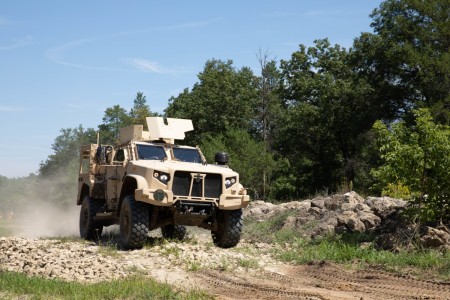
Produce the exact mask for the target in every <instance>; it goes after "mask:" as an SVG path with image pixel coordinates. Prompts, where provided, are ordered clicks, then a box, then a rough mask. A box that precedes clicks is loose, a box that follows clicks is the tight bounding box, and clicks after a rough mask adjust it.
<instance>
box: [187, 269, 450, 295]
mask: <svg viewBox="0 0 450 300" xmlns="http://www.w3.org/2000/svg"><path fill="white" fill-rule="evenodd" d="M196 277H197V278H199V279H200V280H199V281H200V282H201V285H202V288H204V289H206V290H208V291H209V292H211V293H213V294H215V295H218V298H219V299H320V300H325V299H333V300H334V299H336V300H338V299H342V300H344V299H358V300H359V299H364V300H368V299H405V300H409V299H435V300H441V299H450V283H447V282H434V281H427V280H418V279H414V278H412V277H409V276H405V275H395V274H390V273H387V272H384V271H378V270H357V271H349V270H345V269H343V268H340V267H339V266H337V265H334V264H331V263H317V264H309V265H302V266H283V267H280V268H277V269H276V270H264V271H260V272H256V273H254V274H249V273H248V272H247V273H245V274H240V273H230V272H220V271H212V270H203V271H201V272H197V273H196Z"/></svg>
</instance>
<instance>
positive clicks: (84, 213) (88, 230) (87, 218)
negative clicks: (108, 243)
mask: <svg viewBox="0 0 450 300" xmlns="http://www.w3.org/2000/svg"><path fill="white" fill-rule="evenodd" d="M102 205H103V203H102V202H101V201H98V200H95V199H93V198H91V197H89V196H85V197H84V198H83V203H82V204H81V209H80V222H79V228H80V236H81V237H82V238H83V239H85V240H88V241H93V240H98V239H99V238H100V236H101V235H102V231H103V225H101V224H98V223H97V222H95V221H94V217H95V215H96V214H97V213H98V212H99V211H100V210H101V208H102Z"/></svg>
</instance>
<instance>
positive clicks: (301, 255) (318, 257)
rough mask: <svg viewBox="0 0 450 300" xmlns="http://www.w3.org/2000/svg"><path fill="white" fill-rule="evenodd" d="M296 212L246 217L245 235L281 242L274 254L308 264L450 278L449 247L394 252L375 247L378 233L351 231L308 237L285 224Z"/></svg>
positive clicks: (257, 240) (280, 257)
mask: <svg viewBox="0 0 450 300" xmlns="http://www.w3.org/2000/svg"><path fill="white" fill-rule="evenodd" d="M291 215H293V213H292V212H285V213H282V214H279V215H277V216H274V217H272V218H270V219H269V220H267V221H263V222H260V221H257V220H255V219H252V218H246V220H245V222H246V224H245V227H244V228H245V229H244V237H245V239H247V240H250V241H253V242H264V243H271V244H275V245H278V247H275V249H274V250H272V254H273V256H274V257H276V258H278V259H280V260H282V261H285V262H290V263H295V264H306V263H309V262H315V261H331V262H335V263H338V264H344V265H352V266H353V265H355V264H356V265H358V266H360V267H373V266H377V267H381V268H382V269H384V270H386V271H394V272H405V271H408V272H412V273H415V274H416V275H418V276H428V275H432V276H435V277H437V278H441V279H444V280H450V251H437V250H432V249H423V250H415V251H406V250H401V251H398V252H391V251H385V250H377V249H375V247H374V242H373V241H374V239H375V235H373V234H367V233H362V234H361V233H348V234H344V235H336V236H329V237H325V238H322V239H316V240H306V239H304V238H303V237H302V236H301V230H302V229H290V228H283V224H284V222H285V220H286V219H287V218H288V217H289V216H291Z"/></svg>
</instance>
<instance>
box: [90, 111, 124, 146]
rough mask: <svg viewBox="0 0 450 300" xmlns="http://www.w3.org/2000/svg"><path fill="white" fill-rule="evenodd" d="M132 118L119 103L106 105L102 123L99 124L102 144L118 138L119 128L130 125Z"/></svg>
mask: <svg viewBox="0 0 450 300" xmlns="http://www.w3.org/2000/svg"><path fill="white" fill-rule="evenodd" d="M131 121H132V118H131V117H130V115H129V114H128V113H127V111H126V109H125V108H122V107H121V106H120V105H114V106H113V107H108V108H107V109H106V110H105V115H104V117H103V124H101V125H99V126H98V127H99V129H100V131H101V134H100V136H101V139H102V141H101V142H102V143H103V144H110V143H114V142H117V141H118V140H119V133H120V128H123V127H127V126H129V125H131Z"/></svg>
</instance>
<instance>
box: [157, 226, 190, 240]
mask: <svg viewBox="0 0 450 300" xmlns="http://www.w3.org/2000/svg"><path fill="white" fill-rule="evenodd" d="M161 233H162V236H163V237H164V238H165V239H175V240H179V241H182V240H183V239H184V238H185V237H186V226H184V225H167V226H163V227H161Z"/></svg>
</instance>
